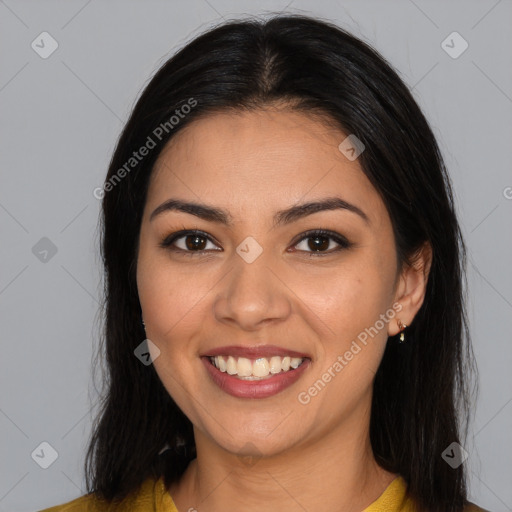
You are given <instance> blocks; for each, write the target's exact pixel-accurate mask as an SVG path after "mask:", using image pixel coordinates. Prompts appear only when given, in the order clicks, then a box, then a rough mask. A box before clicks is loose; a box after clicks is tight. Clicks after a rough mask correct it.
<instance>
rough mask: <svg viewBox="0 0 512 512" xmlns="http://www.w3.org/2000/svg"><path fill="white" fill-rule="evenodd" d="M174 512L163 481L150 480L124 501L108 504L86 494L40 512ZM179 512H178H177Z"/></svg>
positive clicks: (92, 495)
mask: <svg viewBox="0 0 512 512" xmlns="http://www.w3.org/2000/svg"><path fill="white" fill-rule="evenodd" d="M150 511H151V512H160V511H162V512H163V511H166V512H174V511H176V508H175V506H174V503H173V502H172V499H171V497H170V495H169V494H168V493H167V492H166V490H165V487H164V484H163V481H162V479H159V480H154V479H152V478H148V479H147V480H145V481H144V482H143V483H142V485H141V486H140V488H139V489H137V490H136V491H134V492H132V493H131V494H130V495H129V496H127V497H126V498H125V499H124V500H122V501H117V502H107V501H104V500H101V499H100V498H98V497H97V496H96V495H94V494H86V495H84V496H81V497H80V498H76V499H74V500H72V501H69V502H67V503H63V504H62V505H57V506H54V507H51V508H46V509H44V510H41V511H40V512H150ZM176 512H177V511H176Z"/></svg>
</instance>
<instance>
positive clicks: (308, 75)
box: [85, 15, 475, 512]
mask: <svg viewBox="0 0 512 512" xmlns="http://www.w3.org/2000/svg"><path fill="white" fill-rule="evenodd" d="M275 102H286V103H288V104H289V105H290V108H291V109H293V110H295V111H298V112H303V113H306V114H307V115H312V116H314V115H321V116H324V118H325V119H327V120H328V122H330V123H332V125H334V126H336V127H338V128H339V129H341V130H343V132H345V133H347V134H355V135H356V136H357V137H358V138H359V139H360V140H361V141H362V142H363V144H364V145H365V147H366V149H365V151H364V152H363V153H362V154H361V155H360V157H359V160H358V161H359V163H360V165H361V168H362V170H363V172H364V173H365V175H366V176H367V177H368V179H369V180H370V181H371V183H372V184H373V186H374V187H375V189H376V190H377V191H378V193H379V194H380V196H381V198H382V200H383V201H384V204H385V206H386V208H387V211H388V213H389V215H390V218H391V222H392V225H393V231H394V235H395V241H396V253H397V256H398V264H399V268H402V265H406V264H410V263H411V262H413V261H414V257H415V255H416V254H417V251H418V250H419V249H420V247H421V246H422V245H423V244H424V243H425V242H429V243H430V244H431V246H432V249H433V260H432V264H431V269H430V275H429V279H428V283H427V289H426V295H425V300H424V302H423V304H422V306H421V308H420V310H419V312H418V313H417V315H416V317H415V319H414V322H413V323H412V325H411V326H410V327H409V328H408V329H407V331H406V334H407V338H408V341H407V343H406V344H403V345H401V344H398V343H396V339H395V338H396V337H391V338H390V339H389V340H388V344H387V347H386V350H385V353H384V356H383V360H382V363H381V365H380V367H379V369H378V372H377V375H376V377H375V381H374V387H373V402H372V410H371V420H370V439H371V445H372V449H373V452H374V456H375V458H376V460H377V462H378V463H379V464H380V465H381V466H382V467H383V468H385V469H386V470H389V471H392V472H395V473H399V474H400V475H401V476H402V477H403V478H404V479H405V481H406V482H407V484H408V487H407V492H408V494H409V496H410V497H411V498H412V499H414V500H415V502H416V504H417V507H418V511H429V512H433V511H437V510H439V511H443V512H460V511H461V510H462V508H463V506H464V503H465V501H466V496H467V489H466V477H465V470H464V465H463V464H462V465H460V466H458V467H456V468H452V467H451V466H450V465H448V464H447V463H446V462H445V460H443V457H442V453H443V451H444V450H445V449H446V448H447V447H448V446H449V445H450V444H451V443H453V442H458V443H460V444H461V445H464V438H465V436H467V430H468V428H467V425H468V421H469V419H470V416H471V413H470V399H471V393H470V387H469V385H468V382H469V380H468V375H471V371H472V370H474V369H475V368H474V366H475V365H474V358H473V355H472V351H471V344H470V338H469V330H468V321H467V317H466V309H465V294H466V290H465V287H466V273H465V272H466V267H465V265H466V262H465V258H466V254H465V245H464V241H463V238H462V234H461V231H460V228H459V224H458V221H457V218H456V214H455V207H454V201H453V195H452V188H451V184H450V179H449V177H448V174H447V171H446V169H445V165H444V163H443V160H442V156H441V154H440V151H439V148H438V145H437V142H436V140H435V137H434V135H433V133H432V131H431V129H430V127H429V124H428V122H427V120H426V119H425V117H424V115H423V114H422V112H421V110H420V108H419V107H418V105H417V104H416V102H415V100H414V99H413V97H412V95H411V93H410V91H409V90H408V88H407V87H406V86H405V85H404V83H403V82H402V80H401V79H400V77H399V76H398V74H397V73H396V72H395V71H394V70H393V69H392V67H391V66H390V65H389V64H388V63H387V62H386V61H385V59H384V58H383V57H382V56H381V55H379V54H378V53H377V52H376V51H375V50H374V49H373V48H372V47H371V46H369V45H368V44H366V43H365V42H363V41H361V40H359V39H357V38H355V37H354V36H352V35H351V34H349V33H347V32H345V31H344V30H342V29H340V28H339V27H337V26H335V25H333V24H331V23H329V22H325V21H322V20H319V19H313V18H309V17H305V16H298V15H286V16H274V17H273V18H270V19H268V20H260V19H257V18H249V19H246V20H238V21H230V22H227V23H224V24H222V25H219V26H217V27H214V28H213V29H210V30H209V31H208V32H206V33H203V34H202V35H200V36H199V37H197V38H195V39H194V40H192V41H191V42H190V43H189V44H187V45H186V46H185V47H184V48H182V49H181V50H180V51H179V52H177V53H176V54H175V55H174V56H173V57H172V58H170V59H169V60H167V61H166V62H165V64H164V65H163V66H162V67H161V68H160V69H159V70H158V71H157V73H156V74H155V75H154V77H153V78H152V79H151V80H150V81H149V83H148V84H147V86H146V87H145V89H144V91H143V92H142V94H141V96H140V98H139V99H138V101H137V103H136V105H135V107H134V109H133V111H132V113H131V116H130V118H129V120H128V122H127V123H126V126H125V127H124V130H123V132H122V134H121V136H120V138H119V141H118V143H117V146H116V149H115V151H114V154H113V157H112V160H111V163H110V167H109V170H108V174H107V177H106V180H105V184H104V190H103V194H104V197H103V202H102V217H101V227H102V230H101V255H102V260H103V264H104V268H105V293H104V295H105V296H104V315H105V318H104V331H103V334H102V345H101V346H100V349H102V348H104V356H105V358H106V363H107V371H108V375H107V376H106V378H105V392H104V394H103V396H102V398H101V402H100V410H99V412H98V416H97V418H96V421H95V423H94V425H93V432H92V435H91V439H90V442H89V447H88V451H87V457H86V462H85V473H86V484H87V490H88V491H89V492H93V493H95V494H96V495H97V496H98V497H100V498H103V499H106V500H116V501H117V500H120V499H122V498H124V497H125V496H127V495H128V494H129V493H130V492H132V491H135V490H136V489H138V488H139V486H140V484H141V483H142V482H143V481H144V480H145V479H146V478H148V477H154V478H159V477H163V478H164V481H165V484H166V485H167V486H169V485H170V484H171V483H172V482H174V481H176V480H177V479H178V478H179V477H180V476H181V475H182V473H183V472H184V470H185V469H186V467H187V465H188V463H189V462H190V460H192V459H193V458H194V457H195V443H194V437H193V430H192V425H191V422H190V421H189V420H188V418H187V417H186V416H185V415H184V414H183V413H182V412H181V411H180V409H179V408H178V407H177V405H176V404H175V402H174V401H173V399H172V398H171V397H170V396H169V394H168V392H167V391H166V389H165V388H164V386H163V384H162V383H161V381H160V379H159V377H158V375H157V373H156V371H155V369H154V368H153V366H152V365H149V366H145V365H144V364H141V362H140V361H139V360H138V359H137V358H136V357H135V356H134V350H135V349H136V348H137V346H139V344H140V343H141V342H142V341H143V340H144V338H145V335H144V330H143V327H142V325H141V307H140V303H139V299H138V293H137V285H136V279H135V276H136V265H137V253H138V239H139V232H140V225H141V218H142V212H143V209H144V205H145V200H146V194H147V189H148V182H149V179H150V175H151V172H152V169H153V166H154V163H155V161H156V159H157V157H158V155H159V154H160V152H161V150H162V148H163V147H164V146H165V145H166V143H167V142H169V140H170V139H171V138H172V137H174V136H175V135H176V134H177V133H178V132H179V131H180V130H182V129H183V128H184V127H185V126H187V125H188V124H190V123H191V122H193V121H194V120H197V119H199V118H201V117H202V116H207V115H209V114H211V113H214V112H219V111H226V110H235V111H237V110H238V111H240V110H251V109H257V108H260V107H264V106H268V105H272V104H274V103H275ZM142 147H146V148H149V149H148V151H147V152H145V156H141V155H142V153H143V152H142V151H141V152H140V154H139V153H138V156H137V158H136V157H134V151H135V152H139V150H140V148H142ZM123 169H124V171H123ZM164 447H167V448H168V449H167V450H165V451H162V450H163V449H164Z"/></svg>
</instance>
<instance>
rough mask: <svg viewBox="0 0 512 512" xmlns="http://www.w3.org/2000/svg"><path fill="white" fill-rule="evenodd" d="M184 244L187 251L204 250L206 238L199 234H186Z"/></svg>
mask: <svg viewBox="0 0 512 512" xmlns="http://www.w3.org/2000/svg"><path fill="white" fill-rule="evenodd" d="M184 238H185V245H186V247H187V249H188V250H189V251H204V249H205V247H206V244H207V243H208V240H207V239H206V238H205V237H204V236H201V235H187V236H185V237H184Z"/></svg>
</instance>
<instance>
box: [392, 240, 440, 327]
mask: <svg viewBox="0 0 512 512" xmlns="http://www.w3.org/2000/svg"><path fill="white" fill-rule="evenodd" d="M432 256H433V250H432V246H431V245H430V243H429V242H425V243H424V244H423V245H422V246H421V247H420V248H419V249H418V251H417V252H416V253H415V254H414V255H413V257H412V261H411V265H404V268H403V270H402V272H401V274H400V277H399V281H398V284H397V287H396V292H395V299H394V303H397V302H398V303H399V304H400V305H401V306H402V309H401V310H400V313H397V315H396V321H395V322H390V323H389V324H388V326H389V327H388V336H395V335H396V334H398V333H399V332H400V329H399V327H398V320H400V321H401V322H402V323H403V324H405V325H411V324H412V322H413V320H414V317H415V316H416V313H417V312H418V311H419V309H420V307H421V305H422V304H423V300H424V299H425V293H426V291H427V282H428V276H429V273H430V267H431V265H432Z"/></svg>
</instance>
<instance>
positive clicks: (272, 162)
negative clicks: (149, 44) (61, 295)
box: [48, 16, 482, 512]
mask: <svg viewBox="0 0 512 512" xmlns="http://www.w3.org/2000/svg"><path fill="white" fill-rule="evenodd" d="M101 195H102V196H104V198H103V238H102V255H103V259H104V263H105V269H106V276H107V282H106V319H105V341H106V356H107V362H108V368H109V381H108V391H107V393H106V396H105V399H104V402H103V407H102V410H101V414H100V416H99V418H98V421H97V424H96V425H95V429H94V433H93V436H92V439H91V442H90V446H89V451H88V459H87V463H86V475H87V486H88V490H89V492H90V493H89V494H88V495H87V496H84V497H82V498H79V499H77V500H75V501H73V502H71V503H69V504H67V505H63V506H60V507H54V508H52V509H48V510H50V511H54V512H55V511H64V510H65V511H71V510H85V509H87V510H107V509H108V510H116V511H121V510H122V511H124V510H130V511H132V510H133V511H147V510H159V511H164V510H165V511H176V510H179V511H180V512H181V511H187V510H188V511H193V510H198V511H201V510H205V511H209V512H216V511H219V510H244V511H256V510H258V511H260V510H265V511H274V510H276V511H277V510H280V511H281V510H287V511H290V510H292V511H294V510H297V511H299V510H302V511H303V510H309V511H312V510H319V509H321V510H323V511H340V510H343V511H351V512H361V511H363V510H364V511H366V512H376V511H386V512H394V511H413V510H414V511H418V512H420V511H422V512H426V511H428V512H433V511H442V512H459V511H466V512H467V511H475V510H482V509H479V508H477V507H476V506H474V505H472V504H470V503H468V502H467V490H466V475H465V469H464V464H463V460H464V455H465V451H464V450H463V445H464V434H465V432H459V428H458V419H459V418H460V420H461V423H462V424H463V425H467V418H468V415H469V413H468V411H469V403H470V396H469V395H470V393H469V391H468V389H469V388H468V384H467V377H468V375H467V372H468V368H471V367H472V364H473V363H472V358H471V349H470V345H469V344H466V343H465V340H468V339H469V336H468V332H467V320H466V313H465V307H464V300H463V299H464V295H463V284H464V278H465V274H464V270H465V267H464V265H465V260H464V257H465V252H464V251H465V248H464V243H463V240H462V237H461V233H460V229H459V225H458V222H457V218H456V215H455V213H454V205H453V199H452V192H451V187H450V180H449V178H448V176H447V173H446V170H445V167H444V164H443V161H442V158H441V155H440V153H439V149H438V146H437V144H436V141H435V138H434V136H433V134H432V132H431V130H430V128H429V126H428V124H427V121H426V120H425V118H424V116H423V115H422V113H421V111H420V110H419V107H418V106H417V104H416V103H415V101H414V100H413V98H412V96H411V94H410V93H409V91H408V90H407V88H406V86H405V85H404V84H403V83H402V81H401V80H400V78H399V77H398V75H397V74H396V72H395V71H393V70H392V69H391V67H390V66H389V65H388V64H387V63H386V62H385V61H384V59H383V58H382V57H381V56H380V55H378V53H377V52H376V51H375V50H373V49H371V48H370V47H369V46H368V45H366V44H365V43H363V42H361V41H359V40H358V39H356V38H354V37H353V36H351V35H349V34H347V33H346V32H344V31H342V30H340V29H339V28H338V27H336V26H334V25H331V24H329V23H325V22H322V21H319V20H315V19H311V18H307V17H300V16H281V17H275V18H274V19H271V20H269V21H266V22H260V21H257V20H254V19H251V20H246V21H237V22H230V23H227V24H224V25H222V26H219V27H217V28H215V29H213V30H211V31H209V32H207V33H206V34H203V35H202V36H200V37H198V38H196V39H195V40H193V41H192V42H191V43H189V44H188V45H187V46H186V47H185V48H183V49H182V50H181V51H179V52H178V53H177V54H176V55H175V56H174V57H173V58H171V59H170V60H169V61H168V62H167V63H166V64H165V65H164V66H163V67H162V68H161V69H160V70H159V71H158V73H157V74H156V75H155V76H154V78H153V79H152V80H151V82H150V83H149V85H148V86H147V87H146V89H145V91H144V93H143V94H142V96H141V98H140V99H139V101H138V103H137V104H136V106H135V108H134V111H133V113H132V115H131V118H130V120H129V121H128V123H127V125H126V127H125V129H124V131H123V134H122V136H121V138H120V140H119V143H118V145H117V148H116V150H115V153H114V156H113V158H112V162H111V165H110V169H109V172H108V176H107V178H106V182H105V185H104V187H103V189H102V190H101ZM465 422H466V423H465ZM109 506H110V507H111V508H108V507H109ZM87 507H89V508H87Z"/></svg>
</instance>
